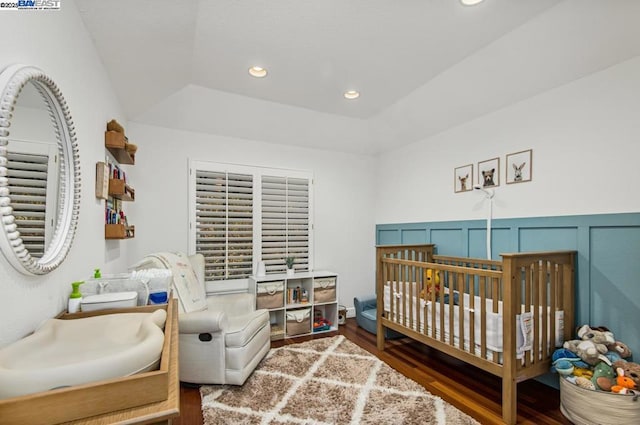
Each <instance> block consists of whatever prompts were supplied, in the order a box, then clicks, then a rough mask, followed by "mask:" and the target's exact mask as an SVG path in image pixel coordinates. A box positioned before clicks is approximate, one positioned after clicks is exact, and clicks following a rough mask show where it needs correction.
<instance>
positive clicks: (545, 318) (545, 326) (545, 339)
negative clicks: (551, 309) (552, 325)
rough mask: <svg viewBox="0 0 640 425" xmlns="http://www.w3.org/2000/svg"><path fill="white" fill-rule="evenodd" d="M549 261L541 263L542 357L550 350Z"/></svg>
mask: <svg viewBox="0 0 640 425" xmlns="http://www.w3.org/2000/svg"><path fill="white" fill-rule="evenodd" d="M549 265H550V262H549V261H541V262H540V265H539V267H540V276H539V277H540V307H541V308H540V310H541V311H540V314H541V316H542V329H541V331H540V342H541V344H542V356H543V357H544V356H545V354H546V353H547V352H548V350H549V315H548V313H547V312H548V309H547V306H548V305H549V299H548V298H547V274H548V273H550V272H551V270H550V269H549ZM539 356H540V354H539V352H538V351H535V361H536V362H537V361H538V359H539Z"/></svg>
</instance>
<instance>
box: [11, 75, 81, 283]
mask: <svg viewBox="0 0 640 425" xmlns="http://www.w3.org/2000/svg"><path fill="white" fill-rule="evenodd" d="M0 88H1V89H2V97H1V98H0V227H1V229H0V247H1V248H2V253H3V254H4V256H5V258H6V259H7V261H8V262H9V263H10V264H11V265H12V266H13V267H15V268H16V270H18V271H20V272H21V273H24V274H27V275H41V274H45V273H48V272H50V271H52V270H54V269H55V268H56V267H58V266H59V265H60V264H61V263H62V261H63V260H64V259H65V257H66V256H67V253H68V252H69V248H70V247H71V244H72V242H73V238H74V236H75V230H76V226H77V222H78V214H79V210H80V157H79V152H78V145H77V141H76V134H75V129H74V126H73V120H72V119H71V114H70V112H69V108H68V106H67V103H66V102H65V100H64V97H63V96H62V93H61V92H60V90H59V89H58V87H57V85H56V84H55V83H54V82H53V80H52V79H51V78H50V77H48V76H47V75H46V74H45V73H44V72H43V71H41V70H40V69H38V68H35V67H32V66H26V65H12V66H10V67H8V68H6V69H5V70H3V71H2V73H0Z"/></svg>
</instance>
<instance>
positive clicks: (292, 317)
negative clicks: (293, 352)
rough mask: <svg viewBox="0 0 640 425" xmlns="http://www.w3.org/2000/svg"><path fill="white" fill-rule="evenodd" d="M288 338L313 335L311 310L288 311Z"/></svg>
mask: <svg viewBox="0 0 640 425" xmlns="http://www.w3.org/2000/svg"><path fill="white" fill-rule="evenodd" d="M286 329H287V336H294V335H301V334H308V333H311V308H304V309H300V310H293V311H287V328H286Z"/></svg>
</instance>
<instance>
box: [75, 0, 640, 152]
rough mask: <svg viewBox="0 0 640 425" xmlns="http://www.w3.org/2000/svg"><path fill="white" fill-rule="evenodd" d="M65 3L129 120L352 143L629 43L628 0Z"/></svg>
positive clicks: (431, 128) (576, 72) (376, 145)
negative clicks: (261, 72)
mask: <svg viewBox="0 0 640 425" xmlns="http://www.w3.org/2000/svg"><path fill="white" fill-rule="evenodd" d="M76 3H77V5H78V8H79V10H80V14H81V17H82V19H83V21H84V22H85V25H86V27H87V30H88V31H89V33H90V35H91V37H92V38H93V40H94V43H95V46H96V49H97V52H98V54H99V55H100V57H101V58H102V61H103V63H104V65H105V67H106V69H107V71H108V73H109V75H110V78H111V80H112V83H113V86H114V89H115V91H116V94H117V95H118V97H119V99H120V101H121V104H122V105H123V108H124V111H125V113H126V114H127V118H128V119H129V120H132V121H138V122H141V123H148V124H152V125H161V126H166V127H173V128H179V129H184V130H189V131H198V132H206V133H212V134H219V135H224V136H233V137H241V138H248V139H254V140H261V141H266V142H272V143H283V144H292V145H299V146H307V147H315V148H324V149H336V150H341V151H347V152H357V153H376V152H380V151H384V150H386V149H391V148H394V147H397V146H402V145H405V144H408V143H412V142H415V141H417V140H421V139H424V138H426V137H429V136H431V135H433V134H436V133H438V132H440V131H443V130H446V129H447V128H450V127H452V126H455V125H458V124H460V123H463V122H466V121H469V120H471V119H474V118H477V117H479V116H482V115H484V114H487V113H490V112H492V111H495V110H497V109H499V108H502V107H505V106H507V105H510V104H513V103H515V102H518V101H520V100H522V99H525V98H527V97H530V96H533V95H535V94H537V93H540V92H542V91H546V90H549V89H552V88H554V87H557V86H560V85H563V84H566V83H568V82H570V81H573V80H575V79H577V78H581V77H583V76H585V75H588V74H591V73H593V72H596V71H598V70H601V69H604V68H606V67H609V66H611V65H613V64H616V63H619V62H621V61H623V60H626V59H629V58H631V57H634V56H637V55H638V54H640V41H639V40H640V30H638V29H637V28H638V27H640V26H638V25H636V22H635V17H637V16H640V5H639V3H640V2H636V1H632V0H607V1H603V0H564V1H560V0H535V1H533V0H485V1H484V2H483V3H481V4H479V5H477V6H473V7H469V6H463V5H461V3H460V1H459V0H402V1H398V0H197V1H196V0H172V1H168V0H137V1H133V2H132V1H130V0H126V1H125V0H109V1H104V0H76ZM633 3H635V4H633ZM253 65H260V66H263V67H265V68H267V70H268V71H269V74H268V76H267V77H265V78H262V79H256V78H253V77H251V76H249V74H248V72H247V70H248V68H249V67H250V66H253ZM349 89H356V90H359V91H360V92H361V96H360V98H358V99H357V100H351V101H349V100H346V99H344V97H343V96H342V95H343V92H344V91H345V90H349Z"/></svg>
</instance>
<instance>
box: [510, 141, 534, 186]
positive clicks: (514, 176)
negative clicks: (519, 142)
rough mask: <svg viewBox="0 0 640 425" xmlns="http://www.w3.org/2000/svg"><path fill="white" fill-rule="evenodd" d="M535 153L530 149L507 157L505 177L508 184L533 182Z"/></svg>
mask: <svg viewBox="0 0 640 425" xmlns="http://www.w3.org/2000/svg"><path fill="white" fill-rule="evenodd" d="M532 159H533V151H532V150H531V149H528V150H526V151H520V152H515V153H510V154H508V155H507V161H506V167H505V173H506V174H505V175H506V176H507V184H511V183H524V182H530V181H531V172H532V164H531V161H532Z"/></svg>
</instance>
